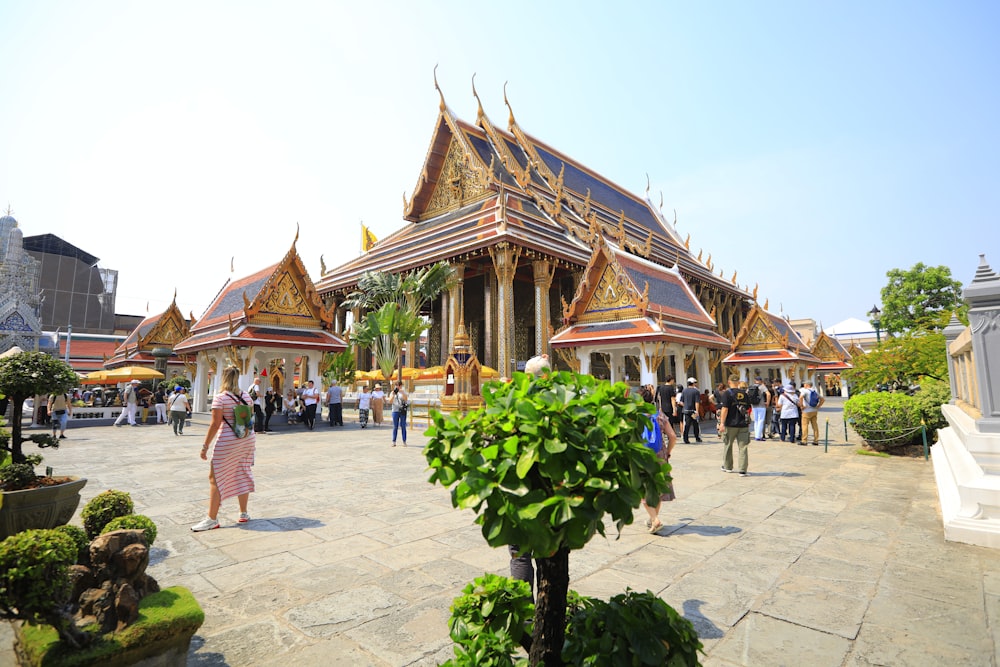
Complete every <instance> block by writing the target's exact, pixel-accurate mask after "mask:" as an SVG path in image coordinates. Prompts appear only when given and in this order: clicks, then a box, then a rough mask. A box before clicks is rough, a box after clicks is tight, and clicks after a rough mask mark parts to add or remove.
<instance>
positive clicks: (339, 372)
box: [320, 350, 354, 386]
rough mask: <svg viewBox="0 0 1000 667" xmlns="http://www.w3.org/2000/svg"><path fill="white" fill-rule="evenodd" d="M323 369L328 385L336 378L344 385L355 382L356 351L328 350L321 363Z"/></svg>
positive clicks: (324, 379)
mask: <svg viewBox="0 0 1000 667" xmlns="http://www.w3.org/2000/svg"><path fill="white" fill-rule="evenodd" d="M320 368H322V369H323V381H324V382H325V383H326V385H327V386H329V385H331V384H333V380H336V381H337V382H339V383H340V384H342V385H350V384H353V383H354V352H353V351H352V350H344V351H342V352H327V353H326V356H324V357H323V362H322V363H321V364H320Z"/></svg>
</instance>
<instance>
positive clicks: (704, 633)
mask: <svg viewBox="0 0 1000 667" xmlns="http://www.w3.org/2000/svg"><path fill="white" fill-rule="evenodd" d="M703 604H705V602H704V600H685V601H684V613H683V614H682V615H683V616H684V618H686V619H687V620H689V621H691V625H693V626H694V629H695V630H696V631H697V632H698V637H699V639H720V638H722V637H723V636H724V635H725V633H724V632H723V631H722V630H720V629H719V626H717V625H716V624H715V623H713V622H712V621H710V620H708V619H707V618H706V617H705V615H704V614H702V613H701V609H700V607H701V605H703Z"/></svg>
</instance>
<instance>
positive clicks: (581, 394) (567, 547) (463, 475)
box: [424, 371, 670, 665]
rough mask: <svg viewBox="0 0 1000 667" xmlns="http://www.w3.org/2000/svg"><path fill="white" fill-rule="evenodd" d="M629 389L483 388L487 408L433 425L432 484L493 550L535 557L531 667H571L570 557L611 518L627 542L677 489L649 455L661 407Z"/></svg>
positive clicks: (563, 383) (568, 381)
mask: <svg viewBox="0 0 1000 667" xmlns="http://www.w3.org/2000/svg"><path fill="white" fill-rule="evenodd" d="M628 390H629V388H628V387H627V386H626V385H625V384H622V383H617V384H610V383H609V382H607V381H599V380H596V379H595V378H593V377H591V376H589V375H579V374H576V373H570V372H567V371H563V372H558V373H551V374H548V375H545V376H542V377H534V376H532V375H528V374H526V373H515V374H514V377H513V379H512V380H511V381H510V382H508V383H502V384H501V383H489V384H487V385H485V386H484V387H483V401H484V407H482V408H480V409H478V410H475V411H473V412H470V413H468V414H466V415H460V414H451V415H449V416H445V415H442V414H440V413H433V415H432V419H433V426H432V427H431V428H430V429H429V430H428V432H427V434H428V436H429V437H430V442H429V443H428V444H427V447H426V449H425V450H424V452H425V454H426V456H427V461H428V463H429V464H430V467H431V469H432V471H433V472H432V473H431V477H430V481H431V482H432V483H433V482H439V483H440V484H441V485H442V486H445V487H452V490H451V502H452V505H453V506H455V507H460V508H463V509H466V508H472V509H473V510H475V511H476V512H477V513H478V516H477V517H476V523H478V524H480V525H481V526H482V533H483V537H484V538H486V541H487V543H489V544H490V546H494V547H499V546H504V545H508V544H517V545H518V546H519V547H520V549H521V552H522V553H524V552H530V553H531V554H532V555H533V556H534V557H535V561H536V564H537V568H538V574H537V577H538V591H537V598H536V604H535V615H534V622H533V626H532V637H531V642H530V649H529V652H528V658H529V662H530V663H531V664H532V665H561V664H563V663H562V658H561V651H562V649H563V641H564V637H565V630H566V608H567V602H566V595H567V590H568V587H569V552H570V551H571V550H572V549H580V548H582V547H583V546H584V545H585V544H587V542H588V541H590V539H591V538H592V537H593V536H594V535H595V534H596V533H600V534H601V535H604V517H605V515H606V514H610V515H611V518H612V519H613V520H614V522H615V525H616V527H617V530H618V532H619V534H620V533H621V529H622V527H623V526H625V525H626V524H630V523H632V519H633V510H634V509H635V508H637V507H639V504H640V501H641V500H642V499H643V498H645V499H646V501H647V502H648V503H651V504H655V503H656V502H657V500H658V498H659V496H660V494H661V493H663V492H664V491H665V490H666V489H667V487H668V484H669V481H670V475H669V470H670V467H669V465H666V464H663V465H661V464H660V462H659V461H658V460H657V458H656V455H655V454H654V453H653V452H652V450H650V449H647V448H646V447H645V446H644V445H643V439H642V430H643V428H644V427H646V426H650V421H649V417H648V416H647V415H648V414H650V413H652V412H653V410H654V408H653V406H651V405H648V404H646V403H644V402H643V401H642V400H641V399H639V398H638V397H637V396H630V395H629V391H628Z"/></svg>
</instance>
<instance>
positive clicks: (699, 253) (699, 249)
mask: <svg viewBox="0 0 1000 667" xmlns="http://www.w3.org/2000/svg"><path fill="white" fill-rule="evenodd" d="M701 253H702V249H701V248H698V261H699V262H700V261H701Z"/></svg>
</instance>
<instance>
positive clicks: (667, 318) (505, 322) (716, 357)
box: [317, 83, 753, 382]
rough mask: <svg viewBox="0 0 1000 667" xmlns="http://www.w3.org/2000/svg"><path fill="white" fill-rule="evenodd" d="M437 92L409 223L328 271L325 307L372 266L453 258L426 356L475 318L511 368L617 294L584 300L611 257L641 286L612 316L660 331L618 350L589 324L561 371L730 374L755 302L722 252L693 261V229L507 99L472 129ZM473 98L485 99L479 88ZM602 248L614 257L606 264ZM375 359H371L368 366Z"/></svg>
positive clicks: (505, 369) (491, 357) (342, 315)
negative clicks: (452, 280) (719, 262)
mask: <svg viewBox="0 0 1000 667" xmlns="http://www.w3.org/2000/svg"><path fill="white" fill-rule="evenodd" d="M435 86H436V83H435ZM438 93H439V95H440V105H439V114H438V117H437V120H436V121H435V123H434V127H433V131H432V135H431V140H430V145H429V147H428V149H427V155H426V158H425V160H424V164H423V165H422V167H421V168H420V170H419V174H420V175H419V178H418V179H417V184H416V188H415V190H414V192H413V194H412V196H411V197H409V198H406V197H405V196H404V201H403V204H404V209H403V218H404V220H405V221H406V223H407V224H405V225H404V226H403V227H402V228H401V229H399V230H398V231H396V232H395V233H393V234H392V235H390V236H388V237H386V238H383V239H381V240H380V241H379V242H378V243H377V244H376V245H375V246H374V247H373V248H371V249H370V250H369V251H368V252H367V253H365V254H364V255H362V256H361V257H359V258H357V259H354V260H352V261H350V262H347V263H346V264H343V265H342V266H339V267H337V268H335V269H333V270H330V271H327V270H326V269H325V267H324V269H323V276H322V277H321V279H320V280H319V281H318V283H317V290H318V291H319V292H320V294H321V295H322V296H323V297H324V298H325V299H326V302H327V304H329V305H330V306H331V307H337V306H338V304H339V303H341V302H342V301H343V299H344V298H345V297H346V296H347V294H349V293H350V292H351V291H352V290H353V289H355V287H356V286H357V283H358V278H359V277H360V276H361V275H362V274H363V273H364V272H367V271H387V272H393V273H396V272H402V271H408V270H411V269H415V268H419V267H424V266H428V265H430V264H433V263H435V262H438V261H447V262H449V263H450V264H451V265H452V266H453V267H454V268H455V269H456V271H457V275H458V281H457V284H456V285H455V287H454V288H452V289H451V290H450V291H448V292H447V293H445V294H442V295H441V296H440V297H439V298H437V299H435V300H434V301H433V302H432V303H431V304H430V312H429V313H427V314H428V315H429V316H430V317H431V318H432V321H433V325H432V329H431V331H430V337H429V341H428V349H427V353H428V354H427V359H428V364H431V365H434V364H444V363H445V361H446V359H447V357H448V354H449V351H450V350H451V349H452V347H453V343H454V338H455V335H456V333H457V332H458V331H459V324H460V323H462V322H464V328H465V330H466V333H467V335H468V337H469V341H470V346H471V348H472V350H473V351H474V352H475V354H476V355H477V357H478V358H479V359H480V360H481V361H482V363H483V364H484V365H486V366H491V367H494V368H496V369H498V371H499V372H500V373H501V375H508V374H509V373H510V372H511V371H512V370H514V369H517V368H519V367H522V366H523V363H524V361H525V360H527V359H528V358H529V357H531V356H534V355H535V354H541V353H551V352H552V347H553V341H552V336H553V334H554V333H555V331H556V329H558V328H560V327H561V326H563V325H570V324H574V322H572V321H568V320H567V321H564V319H565V318H569V320H573V318H574V317H576V318H577V320H578V321H579V322H580V324H584V323H587V324H590V325H593V324H594V322H593V321H589V320H592V319H593V318H595V317H597V314H596V312H597V311H596V310H594V308H596V307H597V305H598V304H597V303H595V302H594V298H597V299H598V302H599V300H600V299H601V298H604V294H607V292H605V293H604V294H602V295H601V296H598V297H593V295H591V298H582V296H581V294H582V293H581V289H583V288H582V287H581V285H582V284H583V282H584V280H588V281H589V280H598V281H599V280H600V279H601V277H599V276H590V274H588V273H587V267H588V266H593V265H595V262H598V261H603V262H605V265H613V268H612V269H611V271H612V273H613V274H614V275H616V276H622V277H628V276H633V279H632V281H631V282H632V289H631V290H628V289H626V290H625V292H624V293H627V295H628V298H629V299H631V300H632V307H631V308H621V309H619V310H608V311H607V312H606V313H605V316H606V317H607V318H608V321H609V322H610V321H616V320H618V319H622V318H624V319H629V320H632V321H633V322H634V323H636V325H637V326H639V325H638V321H639V320H645V321H646V322H647V325H646V326H649V327H651V329H650V332H649V336H648V337H647V340H645V341H640V340H639V339H638V338H634V339H633V340H632V341H631V342H629V343H628V344H627V345H625V346H624V347H622V348H620V349H618V350H616V351H615V354H613V355H610V354H604V353H602V352H598V351H597V349H598V348H600V347H601V346H605V344H606V343H607V341H604V342H602V343H601V345H600V346H597V345H594V342H595V341H596V340H598V339H597V338H595V337H593V336H590V337H589V338H586V337H584V338H579V337H578V336H579V335H580V332H581V331H583V330H582V329H580V328H579V327H578V328H577V329H574V333H566V334H562V335H561V337H560V338H559V339H558V341H557V349H558V350H559V351H560V353H559V356H558V358H556V357H555V356H553V358H554V359H555V361H556V363H557V364H558V365H560V366H562V367H564V368H565V367H570V366H572V367H576V366H577V365H578V364H579V366H580V367H584V366H588V367H589V369H590V371H591V372H592V373H594V374H595V375H604V376H606V377H616V378H619V377H622V378H623V376H624V375H629V376H630V378H634V380H636V381H638V378H639V377H640V376H643V377H652V376H653V375H655V376H657V377H659V378H660V379H662V378H663V377H664V376H665V375H666V374H667V373H673V374H675V375H686V374H693V375H698V376H699V377H700V379H701V381H702V382H707V381H708V380H709V377H707V376H709V375H715V376H717V377H721V367H720V364H719V362H720V361H721V359H722V357H723V355H724V352H725V350H723V347H724V341H728V340H729V339H731V338H732V337H733V336H735V334H736V332H737V331H739V329H740V327H741V326H742V325H743V321H744V318H745V316H746V314H747V312H748V311H749V310H750V307H751V303H752V299H753V295H751V293H750V292H749V291H748V289H747V288H741V287H739V286H738V285H737V284H736V274H735V273H734V274H733V276H732V277H730V278H729V279H726V278H724V277H723V276H722V272H721V270H720V271H719V273H718V274H717V273H715V271H716V268H715V267H714V266H713V264H712V259H711V255H709V256H708V258H707V259H706V260H704V261H702V253H701V252H699V253H698V256H697V257H695V256H694V255H693V254H692V253H691V252H690V249H689V240H690V237H688V239H685V240H682V239H681V238H680V236H679V235H678V233H677V230H676V227H675V223H671V222H670V221H668V220H667V219H665V218H664V217H663V215H661V213H660V211H659V210H658V209H657V208H656V207H654V206H653V204H652V203H651V202H650V201H649V199H648V197H647V198H640V197H638V196H636V195H634V194H632V193H631V192H628V191H627V190H625V189H624V188H622V187H620V186H618V185H617V184H615V183H613V182H611V181H610V180H608V179H606V178H604V177H602V176H601V175H599V174H598V173H596V172H595V171H593V170H591V169H589V168H587V167H586V166H584V165H582V164H580V163H579V162H577V161H575V160H573V159H572V158H570V157H568V156H566V155H564V154H563V153H560V152H559V151H557V150H556V149H554V148H552V147H550V146H548V145H546V144H544V143H542V142H541V141H539V140H538V139H536V138H534V137H532V136H530V135H528V134H527V133H526V132H524V131H523V130H522V129H521V126H520V125H519V124H518V122H517V121H516V120H515V118H514V113H513V110H512V109H511V105H510V104H509V103H508V102H507V99H506V95H505V96H504V102H505V103H506V104H507V108H508V111H509V116H508V119H507V126H506V128H501V127H497V126H496V125H494V124H493V122H492V121H491V120H490V118H489V117H488V116H487V115H486V113H485V111H484V110H483V107H482V104H481V103H480V104H479V106H478V112H477V114H476V120H475V122H474V123H469V122H466V121H463V120H461V119H459V118H457V117H456V116H455V114H454V113H452V111H451V110H450V109H449V107H448V106H447V104H446V103H445V100H444V95H443V94H441V91H440V88H438ZM473 94H474V96H475V98H476V100H477V102H479V96H478V94H476V92H475V86H473ZM647 190H648V188H647ZM647 195H648V191H647ZM661 206H662V204H661ZM602 249H603V250H602ZM597 253H604V254H603V255H602V257H603V258H604V259H603V260H598V259H595V254H597ZM594 270H595V271H596V269H594ZM668 273H669V275H667V274H668ZM602 275H603V274H602ZM585 276H586V278H585ZM616 279H617V278H616ZM647 280H648V281H649V285H648V290H649V291H648V292H646V290H647V285H646V282H647ZM588 284H589V283H588ZM593 286H594V285H591V287H593ZM620 287H622V288H623V289H625V288H626V287H627V286H626V285H621V286H620ZM661 288H662V289H663V290H665V291H664V292H663V293H661V292H660V290H661ZM591 291H593V290H591ZM643 293H646V297H648V301H644V300H643V298H641V297H642V295H643ZM675 298H680V301H683V302H684V303H681V302H680V301H678V302H677V303H675V302H674V301H673V299H675ZM571 302H573V303H575V304H576V305H575V306H573V307H572V308H571V307H570V303H571ZM675 306H676V308H675ZM346 315H347V314H346V312H345V311H344V309H343V308H339V307H338V308H337V318H336V319H337V325H336V330H337V331H344V329H345V327H346V319H347V318H346ZM360 315H361V313H354V316H355V317H359V316H360ZM585 321H586V322H585ZM654 327H655V328H656V330H655V331H653V328H654ZM712 329H714V333H713V332H712ZM640 342H642V343H643V344H642V345H640V344H639V343H640ZM588 349H590V350H591V352H587V350H588ZM588 355H590V356H588ZM646 356H648V358H645V357H646ZM415 357H416V355H414V354H408V355H407V358H408V359H414V358H415ZM612 357H614V358H612ZM619 357H620V358H619ZM367 361H368V360H366V359H361V358H360V357H359V367H366V366H365V365H366V363H367ZM654 362H658V363H654ZM629 369H632V370H631V373H630V372H629ZM643 369H645V370H643ZM619 370H621V371H622V373H621V375H619V374H618V371H619Z"/></svg>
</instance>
